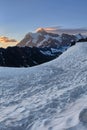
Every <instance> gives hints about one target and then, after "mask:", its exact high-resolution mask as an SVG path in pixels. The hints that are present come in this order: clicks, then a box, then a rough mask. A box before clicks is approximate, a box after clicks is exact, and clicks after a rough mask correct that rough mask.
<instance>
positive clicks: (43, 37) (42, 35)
mask: <svg viewBox="0 0 87 130" xmlns="http://www.w3.org/2000/svg"><path fill="white" fill-rule="evenodd" d="M86 38H87V36H83V35H81V34H77V35H69V34H61V35H58V34H54V33H48V32H46V31H45V30H44V29H43V28H40V29H39V30H37V32H36V33H28V34H27V35H25V37H24V39H23V40H21V41H20V42H19V43H18V45H17V46H21V47H24V46H29V47H51V48H55V47H56V48H58V47H60V46H67V45H71V43H72V42H76V41H79V40H81V39H86ZM86 40H87V39H86Z"/></svg>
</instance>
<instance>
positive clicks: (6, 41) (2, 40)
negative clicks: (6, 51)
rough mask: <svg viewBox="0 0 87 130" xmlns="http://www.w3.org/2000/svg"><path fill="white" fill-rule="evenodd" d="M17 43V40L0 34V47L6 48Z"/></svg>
mask: <svg viewBox="0 0 87 130" xmlns="http://www.w3.org/2000/svg"><path fill="white" fill-rule="evenodd" d="M17 43H18V41H17V40H15V39H11V38H8V37H5V36H0V47H3V48H6V47H8V46H15V45H16V44H17Z"/></svg>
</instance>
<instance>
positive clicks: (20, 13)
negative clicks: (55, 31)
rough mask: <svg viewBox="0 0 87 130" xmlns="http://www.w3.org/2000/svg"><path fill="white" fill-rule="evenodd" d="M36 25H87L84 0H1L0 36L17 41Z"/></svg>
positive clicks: (85, 2)
mask: <svg viewBox="0 0 87 130" xmlns="http://www.w3.org/2000/svg"><path fill="white" fill-rule="evenodd" d="M39 27H43V28H55V27H58V28H59V27H60V28H62V29H63V28H64V29H78V28H79V29H87V0H0V37H1V39H2V37H6V38H7V39H9V40H12V39H14V40H16V41H15V42H14V43H17V41H20V40H21V39H22V38H23V37H24V36H25V34H26V33H28V32H34V31H35V30H36V29H37V28H39ZM0 43H1V41H0ZM8 43H9V42H8ZM10 43H13V42H12V41H11V42H10ZM3 44H4V42H3Z"/></svg>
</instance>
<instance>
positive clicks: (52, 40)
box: [0, 28, 87, 67]
mask: <svg viewBox="0 0 87 130" xmlns="http://www.w3.org/2000/svg"><path fill="white" fill-rule="evenodd" d="M79 41H87V37H86V36H84V35H81V34H77V35H69V34H62V35H58V34H54V33H48V32H46V31H45V30H44V29H43V28H42V29H40V30H38V31H37V32H36V33H28V34H27V35H26V36H25V37H24V39H23V40H21V41H20V42H19V43H18V44H17V46H15V47H8V48H7V49H4V48H0V66H8V67H31V66H35V65H39V64H42V63H44V62H48V61H50V60H53V59H55V58H56V57H58V56H59V55H61V54H62V53H63V52H64V51H66V50H67V49H68V48H69V47H70V46H72V45H74V44H75V43H76V42H79Z"/></svg>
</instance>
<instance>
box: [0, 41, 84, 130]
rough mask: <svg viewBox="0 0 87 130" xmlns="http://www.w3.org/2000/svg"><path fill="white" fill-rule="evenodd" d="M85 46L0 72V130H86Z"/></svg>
mask: <svg viewBox="0 0 87 130" xmlns="http://www.w3.org/2000/svg"><path fill="white" fill-rule="evenodd" d="M84 108H87V43H78V44H76V45H75V46H73V47H71V48H70V49H68V50H67V51H66V52H64V53H63V54H62V55H61V56H60V57H59V58H57V59H55V60H53V61H51V62H48V63H45V64H43V65H39V66H35V67H31V68H3V67H1V68H0V130H87V127H86V126H83V124H82V123H81V122H80V121H79V114H80V112H81V111H82V110H83V109H84Z"/></svg>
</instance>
